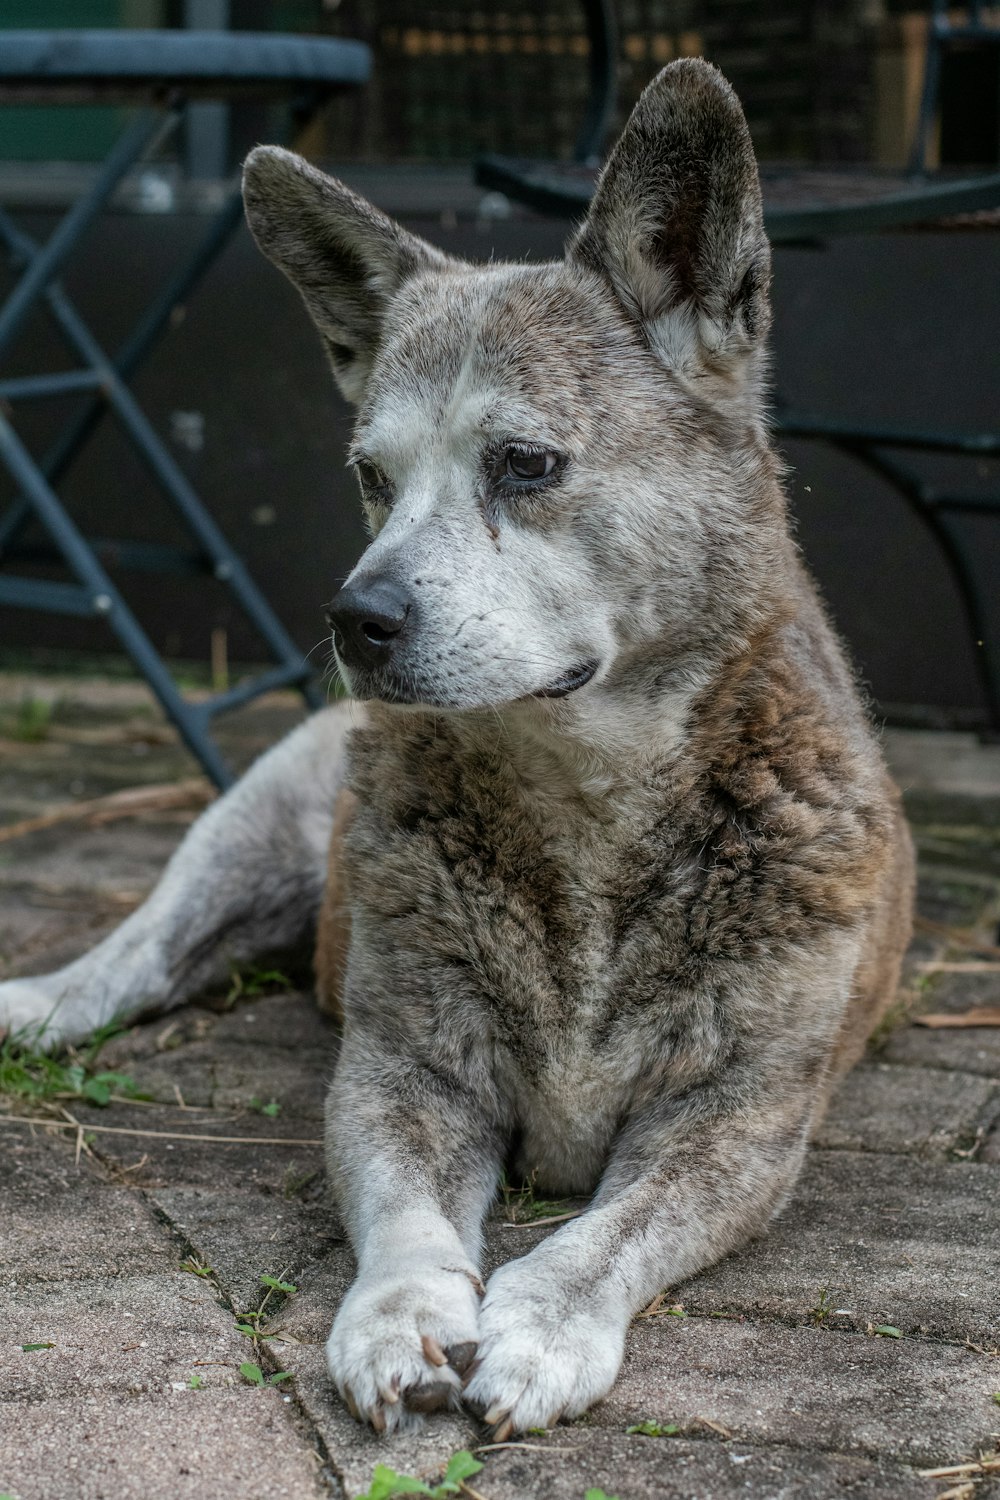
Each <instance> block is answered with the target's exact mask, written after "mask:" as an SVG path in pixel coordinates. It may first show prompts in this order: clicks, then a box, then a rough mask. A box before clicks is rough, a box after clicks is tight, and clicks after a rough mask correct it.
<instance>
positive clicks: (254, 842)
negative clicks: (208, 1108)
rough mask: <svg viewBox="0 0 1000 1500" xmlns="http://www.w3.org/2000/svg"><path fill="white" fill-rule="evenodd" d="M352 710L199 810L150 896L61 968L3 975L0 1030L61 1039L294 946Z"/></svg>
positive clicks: (308, 921)
mask: <svg viewBox="0 0 1000 1500" xmlns="http://www.w3.org/2000/svg"><path fill="white" fill-rule="evenodd" d="M348 714H349V710H347V709H343V708H333V709H327V710H326V711H325V712H323V713H319V714H316V715H315V716H314V717H313V718H311V719H309V720H307V721H306V723H305V724H302V725H300V727H299V728H298V729H296V730H295V731H294V732H293V733H292V734H290V735H289V736H288V737H287V739H285V740H283V741H282V742H281V743H280V744H278V745H276V746H275V747H274V748H273V749H272V750H270V751H268V753H267V754H266V755H263V756H262V757H261V759H260V760H259V761H257V763H256V764H255V765H254V766H253V767H251V769H250V770H249V771H248V772H247V774H246V775H245V776H244V777H243V778H242V780H241V781H239V782H238V783H237V785H236V786H235V787H233V789H232V790H231V791H229V792H227V793H226V795H225V796H224V797H222V798H220V800H219V801H218V802H216V803H214V804H213V805H212V806H211V807H210V808H209V809H208V810H207V811H206V812H205V813H204V814H203V815H202V816H201V817H200V818H199V819H198V821H197V823H196V824H195V825H194V827H193V828H192V829H191V831H190V833H189V834H188V835H187V837H186V838H185V839H184V842H183V843H182V844H181V846H180V848H179V849H178V850H177V852H176V853H175V854H174V856H173V858H172V859H171V861H170V863H169V864H168V866H167V868H166V871H165V872H164V875H163V877H162V879H161V880H160V882H159V884H158V885H157V886H156V888H155V890H154V891H153V893H152V895H150V897H149V898H148V900H146V901H145V902H144V903H143V905H142V906H140V907H139V908H138V910H137V911H135V912H133V913H132V915H131V916H130V917H129V918H128V920H127V921H126V922H124V923H123V924H122V926H121V927H119V928H118V929H117V930H116V931H115V932H113V933H112V934H111V935H110V937H108V938H106V939H105V940H104V942H102V943H100V944H98V946H97V947H96V948H94V949H92V950H91V952H89V953H86V954H84V956H83V957H82V958H79V959H77V960H76V961H75V962H74V963H71V964H68V965H67V966H66V967H65V968H63V969H60V970H58V971H57V972H55V973H52V974H44V975H40V976H38V977H36V978H25V979H14V980H10V981H8V982H7V983H6V984H0V1031H2V1030H3V1029H4V1028H6V1029H7V1030H8V1031H9V1032H11V1033H12V1034H14V1035H18V1034H24V1035H25V1036H26V1038H27V1037H31V1038H33V1039H35V1040H37V1042H38V1043H39V1044H40V1045H43V1046H48V1047H52V1046H57V1045H59V1044H60V1043H64V1042H77V1041H80V1040H82V1039H83V1038H84V1037H86V1036H89V1035H90V1033H91V1032H92V1031H93V1030H94V1029H95V1027H98V1026H102V1025H104V1024H105V1023H106V1022H108V1021H111V1020H114V1019H122V1020H127V1019H128V1018H130V1017H131V1016H134V1015H136V1014H138V1013H139V1012H140V1011H143V1010H147V1009H153V1008H155V1009H169V1008H170V1007H172V1006H175V1005H179V1004H181V1003H182V1002H183V1001H184V1000H186V999H188V998H190V997H191V996H192V995H194V994H196V993H197V992H198V991H199V989H201V988H202V987H203V986H205V985H206V984H208V983H211V982H213V981H214V980H216V979H218V978H220V977H223V976H224V975H225V974H226V973H227V971H228V966H229V965H230V964H231V963H234V962H235V963H238V962H241V961H245V960H248V959H251V958H253V957H255V956H257V955H259V954H262V953H267V952H272V951H275V950H277V949H281V948H287V947H291V946H292V945H293V944H295V943H297V942H298V941H299V940H301V939H302V938H304V937H305V936H306V935H307V934H308V931H309V929H310V927H311V926H313V925H314V924H315V921H316V914H317V910H318V907H319V902H320V899H321V897H322V892H323V883H324V879H325V874H326V858H327V848H328V845H329V842H330V829H331V826H332V823H333V813H334V803H335V801H336V796H337V791H338V787H339V784H340V781H341V778H342V775H343V741H344V736H345V733H346V731H347V729H348V727H349V723H348Z"/></svg>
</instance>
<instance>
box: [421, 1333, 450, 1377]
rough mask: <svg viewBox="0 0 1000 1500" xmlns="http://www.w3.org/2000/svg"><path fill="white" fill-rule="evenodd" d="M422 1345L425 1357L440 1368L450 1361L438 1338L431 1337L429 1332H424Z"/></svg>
mask: <svg viewBox="0 0 1000 1500" xmlns="http://www.w3.org/2000/svg"><path fill="white" fill-rule="evenodd" d="M420 1346H421V1348H422V1349H423V1351H424V1359H426V1360H427V1361H428V1362H429V1363H430V1364H432V1365H437V1366H438V1367H439V1368H440V1366H441V1365H446V1364H447V1363H448V1356H447V1354H445V1352H444V1350H443V1349H442V1348H441V1345H440V1344H439V1343H438V1341H437V1339H435V1338H431V1336H430V1334H429V1333H425V1334H424V1336H423V1338H422V1339H421V1340H420Z"/></svg>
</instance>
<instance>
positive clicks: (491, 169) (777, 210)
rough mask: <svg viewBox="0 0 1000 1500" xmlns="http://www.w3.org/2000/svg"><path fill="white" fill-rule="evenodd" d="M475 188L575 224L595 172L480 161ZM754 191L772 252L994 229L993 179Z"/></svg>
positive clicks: (836, 183) (835, 173) (814, 173)
mask: <svg viewBox="0 0 1000 1500" xmlns="http://www.w3.org/2000/svg"><path fill="white" fill-rule="evenodd" d="M475 180H476V182H477V184H478V185H479V186H480V187H486V188H493V189H494V190H496V191H497V192H501V193H506V194H507V195H508V197H510V198H513V199H514V200H515V202H518V203H523V204H525V205H526V206H527V207H528V208H532V209H535V210H536V212H538V213H545V214H552V215H555V216H557V217H563V218H579V217H582V216H583V214H584V213H585V212H586V210H587V206H588V204H589V202H590V199H591V196H592V194H593V191H594V187H595V184H596V182H597V172H596V170H595V169H594V168H591V167H587V166H584V165H582V164H580V163H578V162H544V161H533V160H532V161H524V160H519V159H517V158H515V157H507V156H483V157H480V158H479V160H478V161H477V162H476V164H475ZM761 186H762V188H763V193H764V224H765V226H766V228H767V232H768V234H769V236H770V238H771V240H772V241H773V242H774V243H775V244H782V243H789V242H791V243H795V242H798V241H801V240H808V239H810V238H825V237H828V236H831V235H837V234H866V233H873V232H875V231H877V230H881V229H898V228H912V227H914V226H915V225H920V224H935V225H946V224H948V223H949V222H952V221H955V222H960V223H961V227H962V228H967V227H975V226H979V227H982V228H991V229H996V228H998V227H1000V172H981V173H975V174H971V173H938V174H936V175H935V176H934V177H932V178H928V177H921V178H914V177H908V176H905V175H904V174H903V173H902V172H883V171H879V170H877V169H872V168H864V169H837V168H833V167H830V168H816V167H806V168H800V167H791V168H787V167H786V168H779V167H770V166H765V167H764V168H763V169H762V171H761Z"/></svg>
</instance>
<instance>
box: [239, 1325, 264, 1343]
mask: <svg viewBox="0 0 1000 1500" xmlns="http://www.w3.org/2000/svg"><path fill="white" fill-rule="evenodd" d="M236 1332H237V1333H242V1335H243V1337H244V1338H248V1339H255V1338H259V1337H260V1335H259V1334H258V1332H257V1330H256V1328H251V1327H250V1326H249V1324H247V1323H237V1325H236Z"/></svg>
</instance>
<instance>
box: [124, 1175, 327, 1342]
mask: <svg viewBox="0 0 1000 1500" xmlns="http://www.w3.org/2000/svg"><path fill="white" fill-rule="evenodd" d="M150 1198H151V1200H152V1201H153V1202H154V1203H155V1204H156V1206H157V1207H158V1208H159V1210H160V1211H161V1213H162V1214H163V1215H164V1217H165V1218H166V1219H168V1220H169V1222H170V1224H171V1226H172V1227H173V1229H174V1231H175V1233H176V1234H177V1235H178V1236H179V1237H180V1238H181V1239H182V1240H183V1241H184V1243H185V1244H186V1245H189V1246H190V1247H191V1250H192V1252H193V1253H194V1254H196V1255H197V1256H198V1258H199V1259H200V1260H201V1261H203V1262H205V1263H206V1264H207V1265H209V1266H211V1267H213V1269H214V1270H215V1272H216V1274H217V1275H218V1278H219V1281H220V1284H221V1285H222V1286H223V1287H224V1288H225V1290H226V1294H227V1296H228V1297H229V1298H230V1299H231V1301H232V1303H233V1306H234V1307H237V1308H239V1309H241V1310H247V1309H250V1308H253V1307H256V1306H257V1303H258V1302H259V1300H260V1297H261V1294H262V1287H261V1280H260V1278H261V1276H262V1275H268V1276H276V1277H278V1279H279V1280H282V1281H288V1280H292V1281H294V1282H296V1283H297V1284H301V1283H302V1282H303V1280H304V1278H305V1276H306V1273H307V1271H309V1270H311V1268H312V1267H313V1266H314V1265H316V1264H317V1263H318V1264H320V1265H325V1264H326V1263H327V1261H328V1260H329V1259H330V1258H331V1257H335V1258H337V1259H338V1263H339V1259H340V1258H342V1257H347V1256H348V1252H347V1250H346V1241H345V1239H344V1237H343V1230H342V1228H341V1225H340V1221H339V1219H338V1218H337V1216H336V1214H335V1213H334V1212H333V1211H332V1210H331V1209H328V1208H327V1207H326V1206H325V1205H323V1204H312V1205H308V1206H307V1205H303V1204H300V1203H296V1202H290V1201H289V1200H288V1199H285V1198H281V1197H278V1196H277V1195H275V1194H262V1193H257V1194H251V1193H248V1192H246V1191H243V1190H240V1189H233V1190H231V1191H229V1192H221V1191H212V1190H210V1189H204V1188H153V1189H151V1190H150ZM348 1259H349V1257H348ZM344 1290H346V1286H345V1287H344ZM342 1294H343V1293H341V1295H342ZM337 1300H338V1301H339V1297H338V1299H337ZM335 1306H336V1303H333V1304H331V1307H335ZM330 1316H331V1317H332V1311H331V1314H330ZM295 1331H296V1332H298V1328H297V1327H296V1330H295ZM329 1331H330V1330H329V1328H327V1329H326V1333H329ZM323 1336H324V1337H325V1336H326V1335H325V1334H324V1335H323Z"/></svg>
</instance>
